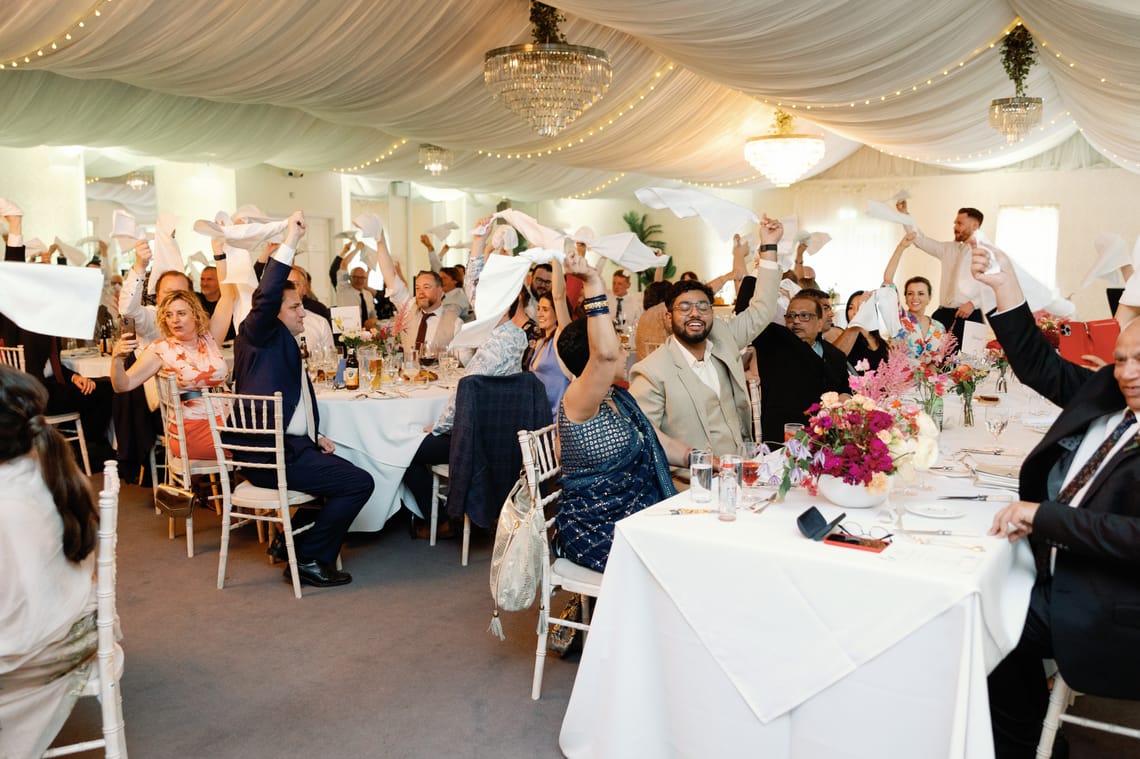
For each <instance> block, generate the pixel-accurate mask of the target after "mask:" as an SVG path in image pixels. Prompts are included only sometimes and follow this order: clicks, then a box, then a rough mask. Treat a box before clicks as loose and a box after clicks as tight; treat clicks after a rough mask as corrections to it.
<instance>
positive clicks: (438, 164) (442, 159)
mask: <svg viewBox="0 0 1140 759" xmlns="http://www.w3.org/2000/svg"><path fill="white" fill-rule="evenodd" d="M420 165H421V166H423V167H424V171H430V172H431V175H432V176H433V177H438V176H439V175H440V174H442V173H443V172H445V171H447V170H448V169H449V168H450V167H451V151H450V150H448V149H447V148H441V147H440V146H439V145H431V144H428V143H424V144H422V145H420Z"/></svg>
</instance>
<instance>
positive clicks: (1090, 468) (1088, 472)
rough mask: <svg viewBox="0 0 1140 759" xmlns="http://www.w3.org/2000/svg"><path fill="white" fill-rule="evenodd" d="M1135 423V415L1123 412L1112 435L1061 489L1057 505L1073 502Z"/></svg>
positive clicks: (1130, 411) (1129, 411)
mask: <svg viewBox="0 0 1140 759" xmlns="http://www.w3.org/2000/svg"><path fill="white" fill-rule="evenodd" d="M1135 423H1136V415H1135V414H1133V413H1132V410H1131V409H1129V410H1128V411H1125V412H1124V419H1122V420H1121V421H1120V424H1118V425H1117V426H1116V429H1114V430H1113V431H1112V434H1111V435H1109V436H1108V437H1107V438H1105V440H1104V442H1103V443H1101V444H1100V447H1099V448H1097V449H1096V450H1095V451H1093V455H1092V456H1091V457H1090V458H1089V460H1088V461H1086V462H1085V465H1084V466H1082V467H1081V469H1080V471H1079V472H1077V473H1076V475H1074V477H1073V479H1071V480H1069V483H1068V484H1067V485H1065V487H1063V488H1062V489H1061V492H1060V493H1059V494H1058V495H1057V503H1070V502H1071V501H1072V500H1073V498H1074V496H1076V494H1077V493H1078V492H1079V491H1080V489H1081V488H1083V487H1084V486H1085V484H1087V483H1088V481H1089V480H1091V479H1092V477H1093V475H1094V474H1096V470H1098V469H1100V465H1101V464H1103V463H1104V460H1105V458H1107V457H1108V452H1109V451H1111V450H1112V449H1113V448H1114V447H1116V444H1117V443H1118V442H1120V438H1122V437H1123V436H1124V433H1125V432H1126V431H1127V430H1128V428H1129V427H1131V426H1132V425H1133V424H1135Z"/></svg>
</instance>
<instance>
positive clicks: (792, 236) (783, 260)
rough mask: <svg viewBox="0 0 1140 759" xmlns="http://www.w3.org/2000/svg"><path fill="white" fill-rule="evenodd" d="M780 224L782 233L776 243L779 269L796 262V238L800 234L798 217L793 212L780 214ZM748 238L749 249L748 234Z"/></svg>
mask: <svg viewBox="0 0 1140 759" xmlns="http://www.w3.org/2000/svg"><path fill="white" fill-rule="evenodd" d="M780 225H781V226H782V227H783V228H784V234H783V235H782V236H781V237H780V241H779V242H777V243H776V263H777V264H779V266H780V269H781V270H787V269H790V268H792V266H793V265H795V263H796V238H797V237H799V236H800V217H798V216H796V215H795V214H792V215H791V216H781V217H780ZM748 238H749V239H748V247H749V249H751V248H752V235H748Z"/></svg>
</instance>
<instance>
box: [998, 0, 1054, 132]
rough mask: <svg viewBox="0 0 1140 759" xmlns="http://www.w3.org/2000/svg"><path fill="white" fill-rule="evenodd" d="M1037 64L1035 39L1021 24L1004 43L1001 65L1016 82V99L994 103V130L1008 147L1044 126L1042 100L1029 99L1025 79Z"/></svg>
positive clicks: (1017, 25)
mask: <svg viewBox="0 0 1140 759" xmlns="http://www.w3.org/2000/svg"><path fill="white" fill-rule="evenodd" d="M1036 62H1037V50H1036V48H1035V46H1034V44H1033V35H1032V34H1030V33H1029V30H1028V29H1026V28H1025V26H1024V25H1023V24H1022V23H1021V22H1020V21H1019V22H1018V23H1017V24H1016V25H1015V26H1014V27H1013V28H1012V29H1010V30H1009V33H1008V34H1006V35H1005V39H1004V40H1002V43H1001V65H1002V68H1004V69H1005V74H1006V76H1008V77H1009V80H1010V81H1011V82H1013V94H1014V96H1013V97H1011V98H997V99H995V100H991V101H990V127H992V128H993V129H996V130H998V131H999V132H1001V134H1002V135H1003V136H1004V137H1005V141H1006V142H1007V143H1010V144H1012V143H1015V142H1021V141H1022V140H1023V139H1024V138H1025V135H1026V134H1028V133H1029V130H1030V129H1032V128H1033V127H1035V126H1037V125H1038V124H1040V123H1041V110H1042V102H1041V98H1031V97H1026V95H1025V78H1026V77H1027V76H1029V69H1031V68H1033V64H1035V63H1036Z"/></svg>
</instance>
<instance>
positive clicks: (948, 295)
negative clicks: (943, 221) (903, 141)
mask: <svg viewBox="0 0 1140 759" xmlns="http://www.w3.org/2000/svg"><path fill="white" fill-rule="evenodd" d="M895 208H896V209H898V211H899V212H901V213H909V212H908V211H907V202H906V201H905V200H900V201H898V202H897V203H895ZM984 218H985V217H984V216H983V215H982V212H981V211H979V210H978V209H976V208H970V207H966V208H959V209H958V215H957V216H955V217H954V239H953V241H950V242H940V241H938V240H932V239H930V238H929V237H927V236H926V235H925V234H923V233H922V232H921V231H919V230H916V229H914V228H913V227H907V229H908V230H912V229H914V231H916V232H917V237H915V238H914V246H915V247H916V248H918V249H919V250H921V251H923V252H925V253H929V254H930V255H932V256H934V257H935V258H937V259H938V262H939V263H940V264H941V265H942V276H941V277H940V279H939V286H938V290H939V298H938V308H937V310H935V312H934V313H933V314H931V318H932V319H934V320H936V321H939V322H941V323H942V324H944V325H946V328H947V329H948V330H950V331H951V332H952V333H954V337H956V338H957V339H958V344H959V345H961V344H962V332H963V330H964V329H965V323H966V322H968V321H971V322H978V323H979V324H980V323H981V322H982V311H981V309H980V308H979V306H980V305H981V302H982V301H981V293H982V291H981V289H980V287H979V286H978V282H977V281H976V280H975V279H974V277H973V275H972V274H971V273H970V256H971V254H972V252H973V249H972V248H971V247H970V243H969V240H970V238H971V237H973V236H974V233H975V232H977V231H978V229H979V228H980V227H981V226H982V220H983V219H984Z"/></svg>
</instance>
